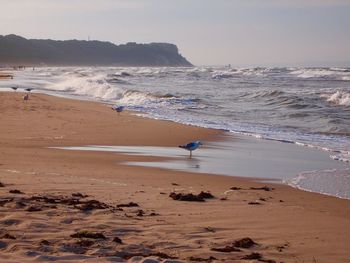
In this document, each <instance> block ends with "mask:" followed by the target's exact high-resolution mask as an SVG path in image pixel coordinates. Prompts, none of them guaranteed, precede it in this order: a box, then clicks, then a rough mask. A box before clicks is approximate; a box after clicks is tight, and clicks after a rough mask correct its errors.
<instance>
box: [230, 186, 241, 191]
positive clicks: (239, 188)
mask: <svg viewBox="0 0 350 263" xmlns="http://www.w3.org/2000/svg"><path fill="white" fill-rule="evenodd" d="M230 190H234V191H238V190H242V188H241V187H236V186H232V187H231V188H230Z"/></svg>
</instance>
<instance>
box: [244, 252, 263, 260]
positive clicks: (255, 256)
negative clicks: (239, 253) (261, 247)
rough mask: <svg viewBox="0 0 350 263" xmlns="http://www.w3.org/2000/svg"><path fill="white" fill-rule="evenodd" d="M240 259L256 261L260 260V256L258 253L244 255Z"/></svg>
mask: <svg viewBox="0 0 350 263" xmlns="http://www.w3.org/2000/svg"><path fill="white" fill-rule="evenodd" d="M242 259H246V260H250V259H256V260H261V259H262V255H261V254H260V253H256V252H253V253H251V254H249V255H245V256H243V257H242Z"/></svg>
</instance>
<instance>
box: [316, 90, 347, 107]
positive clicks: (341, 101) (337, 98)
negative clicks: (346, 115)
mask: <svg viewBox="0 0 350 263" xmlns="http://www.w3.org/2000/svg"><path fill="white" fill-rule="evenodd" d="M321 98H325V99H326V100H327V101H328V102H331V103H334V104H336V105H341V106H350V92H347V91H341V90H338V91H336V92H335V93H330V94H322V95H321Z"/></svg>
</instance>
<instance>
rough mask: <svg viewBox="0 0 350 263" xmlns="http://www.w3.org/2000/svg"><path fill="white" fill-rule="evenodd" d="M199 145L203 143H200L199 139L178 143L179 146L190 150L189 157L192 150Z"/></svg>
mask: <svg viewBox="0 0 350 263" xmlns="http://www.w3.org/2000/svg"><path fill="white" fill-rule="evenodd" d="M201 145H203V143H201V142H200V141H194V142H190V143H188V144H185V145H179V147H180V148H182V149H185V150H187V151H190V157H192V151H194V150H196V149H197V148H198V147H199V146H201Z"/></svg>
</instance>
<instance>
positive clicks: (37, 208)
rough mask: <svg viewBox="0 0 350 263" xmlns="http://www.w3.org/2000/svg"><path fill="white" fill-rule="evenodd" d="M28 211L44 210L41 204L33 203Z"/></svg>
mask: <svg viewBox="0 0 350 263" xmlns="http://www.w3.org/2000/svg"><path fill="white" fill-rule="evenodd" d="M27 211H28V212H39V211H42V208H41V207H40V206H36V205H31V206H30V207H28V208H27Z"/></svg>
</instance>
